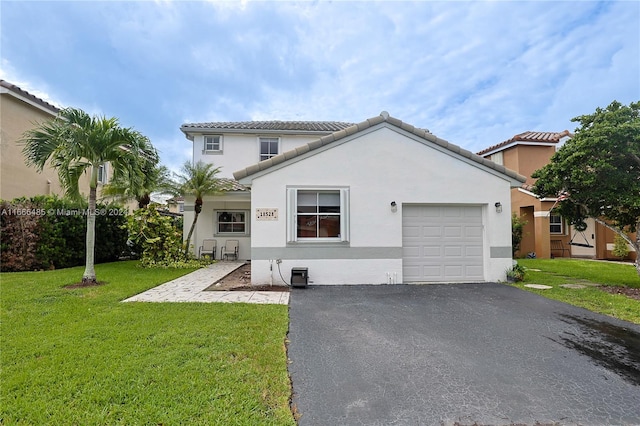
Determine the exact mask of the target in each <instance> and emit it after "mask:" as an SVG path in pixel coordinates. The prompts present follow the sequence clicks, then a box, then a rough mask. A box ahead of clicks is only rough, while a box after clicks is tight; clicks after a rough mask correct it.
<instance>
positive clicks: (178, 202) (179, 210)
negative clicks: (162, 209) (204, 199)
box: [167, 197, 184, 216]
mask: <svg viewBox="0 0 640 426" xmlns="http://www.w3.org/2000/svg"><path fill="white" fill-rule="evenodd" d="M167 207H168V209H169V211H170V212H171V213H176V214H179V215H181V216H182V214H183V213H184V197H172V198H169V199H168V200H167Z"/></svg>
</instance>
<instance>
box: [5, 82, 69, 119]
mask: <svg viewBox="0 0 640 426" xmlns="http://www.w3.org/2000/svg"><path fill="white" fill-rule="evenodd" d="M0 86H2V87H4V88H6V89H8V90H11V91H12V92H14V93H17V94H18V95H20V96H23V97H25V98H27V99H29V100H30V101H31V102H34V103H36V104H38V105H40V106H41V107H43V108H45V109H48V110H49V111H51V113H52V114H57V113H59V112H60V109H59V108H58V107H56V106H55V105H52V104H50V103H49V102H47V101H45V100H43V99H40V98H39V97H37V96H34V95H32V94H31V93H29V92H27V91H26V90H23V89H21V88H20V87H18V86H16V85H15V84H12V83H9V82H8V81H6V80H0Z"/></svg>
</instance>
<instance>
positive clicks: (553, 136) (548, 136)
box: [478, 130, 573, 155]
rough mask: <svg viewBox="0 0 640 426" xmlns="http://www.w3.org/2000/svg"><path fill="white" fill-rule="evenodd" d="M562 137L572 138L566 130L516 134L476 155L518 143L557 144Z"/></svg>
mask: <svg viewBox="0 0 640 426" xmlns="http://www.w3.org/2000/svg"><path fill="white" fill-rule="evenodd" d="M564 137H573V134H572V133H571V132H569V131H568V130H563V131H562V132H532V131H526V132H524V133H520V134H517V135H515V136H514V137H512V138H511V139H508V140H506V141H504V142H500V143H499V144H497V145H493V146H490V147H489V148H486V149H483V150H482V151H480V152H478V155H484V154H486V153H488V152H491V151H495V150H497V149H498V148H502V147H505V146H507V145H511V144H513V143H518V142H539V143H558V142H560V140H561V139H562V138H564Z"/></svg>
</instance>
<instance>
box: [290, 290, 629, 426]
mask: <svg viewBox="0 0 640 426" xmlns="http://www.w3.org/2000/svg"><path fill="white" fill-rule="evenodd" d="M289 341H290V343H289V345H288V355H289V358H290V360H291V364H290V367H289V370H290V374H291V379H292V383H293V392H294V395H293V401H292V403H293V404H294V410H295V411H296V412H297V413H298V415H299V416H300V421H299V424H300V425H303V426H304V425H441V424H444V425H453V424H456V425H457V424H459V425H510V424H518V425H521V424H525V425H538V424H543V425H547V424H554V425H555V424H561V425H573V424H580V425H612V424H615V425H618V424H634V425H638V424H640V327H639V326H636V325H633V324H630V323H626V322H623V321H617V320H615V319H611V318H608V317H605V316H602V315H597V314H593V313H591V312H589V311H586V310H583V309H580V308H575V307H572V306H569V305H566V304H563V303H560V302H556V301H552V300H548V299H545V298H543V297H540V296H537V295H535V294H532V293H529V292H525V291H522V290H519V289H517V288H514V287H509V286H506V285H501V284H459V285H423V286H417V285H413V286H408V285H397V286H392V285H387V286H312V287H309V288H306V289H294V290H293V292H292V293H291V300H290V330H289Z"/></svg>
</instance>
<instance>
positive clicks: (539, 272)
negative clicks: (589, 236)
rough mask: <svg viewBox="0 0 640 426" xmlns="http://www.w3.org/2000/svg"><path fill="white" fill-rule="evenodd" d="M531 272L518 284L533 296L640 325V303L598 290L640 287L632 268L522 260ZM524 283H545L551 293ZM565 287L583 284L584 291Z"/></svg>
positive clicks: (581, 261)
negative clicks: (607, 287)
mask: <svg viewBox="0 0 640 426" xmlns="http://www.w3.org/2000/svg"><path fill="white" fill-rule="evenodd" d="M518 263H519V264H520V265H522V266H524V267H525V268H527V272H526V275H525V280H524V281H523V282H521V283H516V284H514V285H515V286H516V287H519V288H522V289H524V290H527V291H531V292H533V293H537V294H540V295H541V296H544V297H548V298H550V299H555V300H559V301H562V302H565V303H569V304H572V305H575V306H580V307H582V308H586V309H589V310H591V311H594V312H599V313H601V314H605V315H610V316H612V317H616V318H620V319H622V320H625V321H629V322H633V323H636V324H640V301H638V300H635V299H631V298H629V297H627V296H623V295H618V294H615V295H614V294H609V293H606V292H604V291H602V290H600V289H598V288H597V285H602V286H617V287H629V288H640V277H638V274H637V272H636V269H635V268H634V267H633V266H632V265H624V264H618V263H609V262H594V261H589V260H577V259H519V260H518ZM524 284H545V285H549V286H552V287H553V288H552V289H550V290H536V289H532V288H528V287H524ZM562 284H583V285H586V288H584V289H568V288H563V287H560V285H562Z"/></svg>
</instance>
